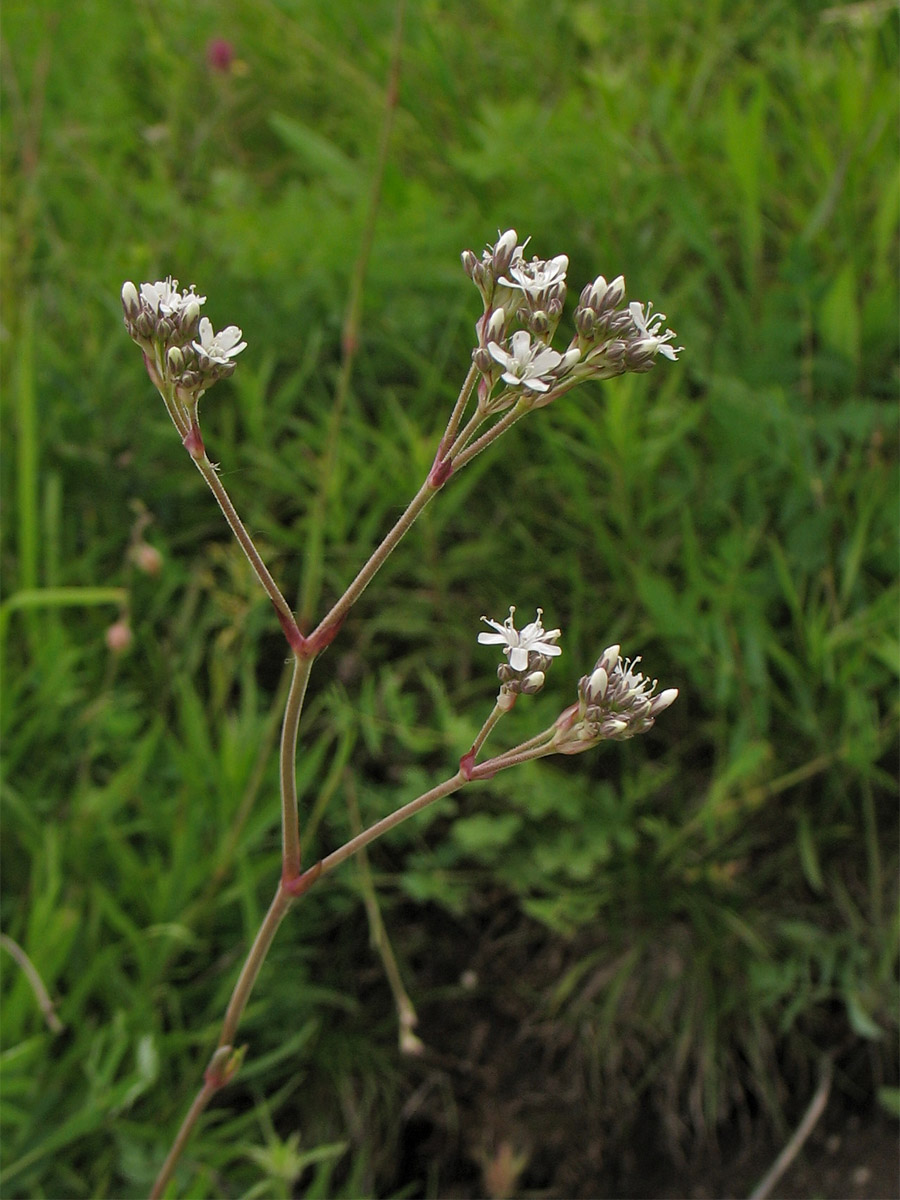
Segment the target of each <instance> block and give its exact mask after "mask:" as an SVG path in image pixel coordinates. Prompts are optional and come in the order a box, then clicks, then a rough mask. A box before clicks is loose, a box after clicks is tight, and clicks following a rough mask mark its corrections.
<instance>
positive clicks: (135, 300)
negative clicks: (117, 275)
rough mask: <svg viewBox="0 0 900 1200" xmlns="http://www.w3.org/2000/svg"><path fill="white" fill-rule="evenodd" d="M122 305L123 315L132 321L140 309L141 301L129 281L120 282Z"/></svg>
mask: <svg viewBox="0 0 900 1200" xmlns="http://www.w3.org/2000/svg"><path fill="white" fill-rule="evenodd" d="M122 307H123V308H124V310H125V316H126V317H128V318H129V319H130V320H132V321H133V320H134V319H135V317H136V316H137V315H138V313H139V312H140V311H141V301H140V297H139V296H138V290H137V288H136V287H135V286H134V284H133V283H131V282H130V281H128V282H127V283H123V284H122Z"/></svg>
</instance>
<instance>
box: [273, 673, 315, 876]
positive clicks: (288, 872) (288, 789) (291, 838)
mask: <svg viewBox="0 0 900 1200" xmlns="http://www.w3.org/2000/svg"><path fill="white" fill-rule="evenodd" d="M314 661H315V660H314V658H313V656H312V655H308V656H307V655H303V656H301V655H299V654H296V653H295V655H294V673H293V675H292V677H291V689H290V691H289V692H288V698H287V703H286V705H285V708H284V722H283V724H282V726H281V755H280V768H281V848H282V849H281V853H282V859H281V864H282V865H281V877H282V879H294V878H295V877H296V876H297V875H299V874H300V824H299V821H300V818H299V814H298V812H297V769H296V763H297V730H298V728H299V726H300V713H301V712H302V711H303V699H304V697H305V695H306V685H307V684H308V683H309V676H310V672H311V671H312V665H313V662H314Z"/></svg>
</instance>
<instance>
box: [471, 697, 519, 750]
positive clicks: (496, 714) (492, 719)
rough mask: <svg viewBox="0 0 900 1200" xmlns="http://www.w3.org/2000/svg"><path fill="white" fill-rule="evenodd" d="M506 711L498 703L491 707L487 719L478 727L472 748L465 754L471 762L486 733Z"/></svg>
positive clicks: (485, 738) (486, 736) (486, 735)
mask: <svg viewBox="0 0 900 1200" xmlns="http://www.w3.org/2000/svg"><path fill="white" fill-rule="evenodd" d="M508 711H509V710H508V709H506V708H503V707H501V705H499V704H495V705H494V707H493V709H492V710H491V712H490V714H489V716H488V719H487V720H486V721H485V723H484V724H483V725H482V727H481V729H479V731H478V735H477V737H476V738H475V741H474V742H473V743H472V748H471V750H470V751H469V753H468V755H467V756H466V757H470V758H471V760H472V762H473V763H474V761H475V758H476V756H477V754H478V752H479V750H480V749H481V747H482V746H483V745H484V743H485V742H486V741H487V740H488V735H489V734H490V732H491V730H492V729H493V728H494V726H495V725H496V724H497V722H498V721H499V720H500V718H501V717H502V716H504V715H505V714H506V713H507V712H508Z"/></svg>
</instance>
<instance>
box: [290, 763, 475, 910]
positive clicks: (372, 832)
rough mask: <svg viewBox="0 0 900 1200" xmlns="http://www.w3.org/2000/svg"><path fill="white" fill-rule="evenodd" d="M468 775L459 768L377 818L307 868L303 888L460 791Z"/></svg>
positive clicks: (301, 881) (302, 877)
mask: <svg viewBox="0 0 900 1200" xmlns="http://www.w3.org/2000/svg"><path fill="white" fill-rule="evenodd" d="M466 782H467V781H466V777H465V776H464V775H463V773H462V771H457V772H456V774H455V775H453V776H451V777H450V778H449V779H445V780H444V782H443V783H439V784H437V786H436V787H433V788H431V789H430V790H429V791H427V792H423V793H422V795H421V796H417V797H416V799H415V800H410V802H409V804H404V805H403V807H402V808H398V809H397V811H396V812H392V813H390V814H389V815H388V816H386V817H382V818H381V820H380V821H376V822H375V824H374V825H370V826H369V828H368V829H364V830H363V832H362V833H359V834H357V835H356V837H354V838H351V839H350V841H349V842H347V843H346V844H345V845H343V846H341V848H340V849H339V850H335V851H334V852H333V853H332V854H329V855H327V857H325V858H323V859H320V861H319V862H317V863H316V864H315V866H313V867H310V868H309V870H307V871H304V873H303V874H302V875H301V876H300V879H299V880H298V881H297V882H298V884H300V885H302V884H303V883H304V881H308V882H307V883H306V885H305V887H304V888H303V890H304V891H306V890H307V888H309V887H310V886H312V884H313V883H315V881H316V880H317V879H319V878H320V876H322V875H328V874H329V873H330V872H331V871H333V870H334V869H335V867H339V866H340V865H341V863H342V862H346V860H347V859H348V858H350V857H351V856H352V855H354V854H355V853H356V852H357V850H361V849H362V847H363V846H368V844H369V843H370V842H374V841H375V839H376V838H379V837H381V835H382V834H383V833H387V831H388V830H389V829H393V828H394V826H395V825H399V824H400V823H401V822H402V821H406V820H408V819H409V818H410V817H412V816H415V814H416V813H417V812H421V811H422V809H423V808H427V807H428V805H429V804H433V803H434V801H435V800H440V799H442V797H444V796H450V795H452V794H453V792H458V791H459V789H460V788H461V787H463V786H464V784H465V783H466Z"/></svg>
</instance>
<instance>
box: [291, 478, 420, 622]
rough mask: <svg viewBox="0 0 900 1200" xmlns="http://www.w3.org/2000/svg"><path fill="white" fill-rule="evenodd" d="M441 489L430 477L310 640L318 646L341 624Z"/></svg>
mask: <svg viewBox="0 0 900 1200" xmlns="http://www.w3.org/2000/svg"><path fill="white" fill-rule="evenodd" d="M438 490H439V489H438V488H437V487H435V486H434V485H433V484H432V483H430V482H429V480H427V479H426V480H425V482H424V483H423V484H422V486H421V487H420V488H419V490H418V491H417V492H416V494H415V496H413V498H412V500H411V501H410V502H409V505H408V507H407V509H406V511H405V512H404V513H403V515H402V516H401V517H400V518H399V520H398V521H397V523H396V524H395V525H394V527H393V529H392V530H391V531H390V533H389V534H388V535H387V536H386V537H385V539H384V541H383V542H382V543H381V545H380V546H378V548H377V549H376V550H375V551H374V553H373V554H372V556H371V557H370V558H369V560H368V562H367V563H365V565H364V566H363V567H362V568H361V569H360V571H359V573H358V575H357V576H356V578H355V579H354V580H353V582H352V583H351V584H350V586H349V587H348V588H347V590H346V591H345V592H344V594H343V596H341V598H340V600H338V601H337V603H336V604H335V605H334V607H333V608H332V609H331V611H330V612H329V613H328V614H327V616H325V617H323V618H322V620H321V621H320V622H319V624H318V625H317V626H316V628H315V629H314V630H313V631H312V633H311V634H309V636H308V639H307V640H308V641H310V642H312V643H313V644H314V645H315V644H316V643H317V641H318V639H319V638H320V637H321V636H323V635H325V634H326V633H327V631H328V630H330V629H333V628H334V627H335V626H337V625H338V624H340V622H341V621H342V620H343V618H344V617H345V616H346V615H347V613H348V612H349V611H350V609H351V608H352V607H353V605H354V604H355V603H356V601H357V600H358V599H359V598H360V596H361V595H362V594H363V592H364V591H365V590H366V588H367V587H368V586H369V584H370V583H371V582H372V579H373V578H374V576H375V575H376V574H377V573H378V571H379V570H380V569H381V567H382V566H383V565H384V563H385V560H386V559H387V557H388V555H390V553H391V552H392V551H393V550H394V549H395V547H396V546H397V543H398V542H399V541H400V539H401V538H402V537H403V535H404V534H405V533H407V531H408V530H409V529H410V527H411V526H412V524H413V522H414V521H415V519H416V517H418V515H419V513H420V512H421V511H422V509H423V508H424V507H425V505H426V504H427V503H428V501H429V500H430V499H431V498H432V496H434V495H435V493H436V492H437V491H438Z"/></svg>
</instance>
